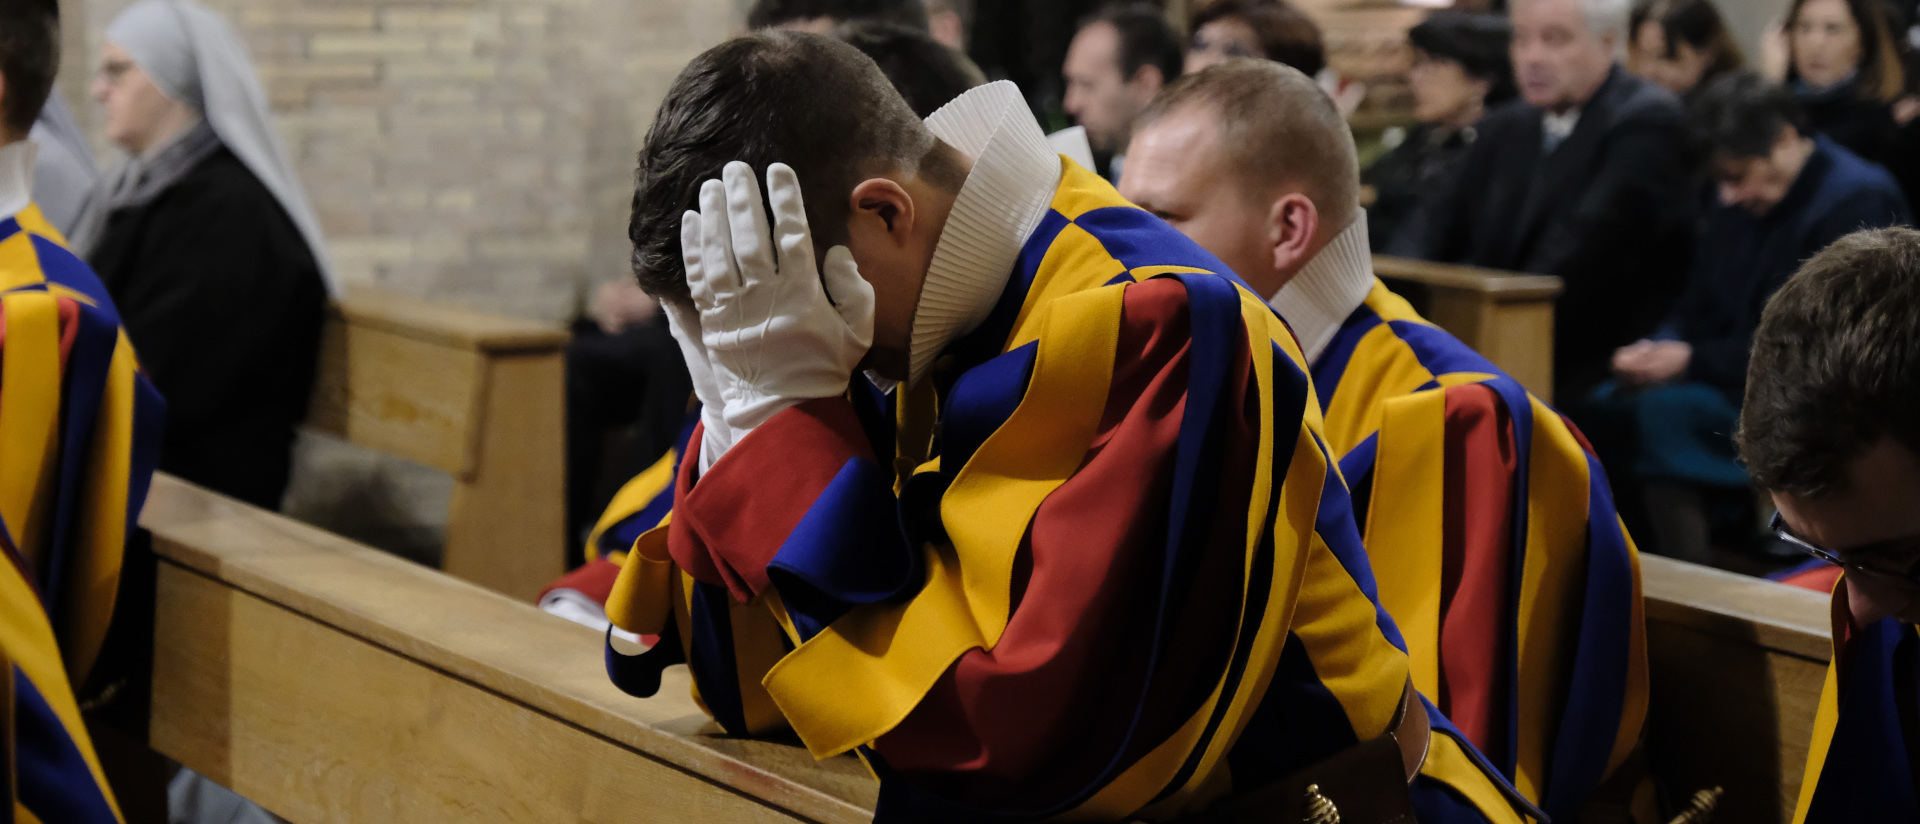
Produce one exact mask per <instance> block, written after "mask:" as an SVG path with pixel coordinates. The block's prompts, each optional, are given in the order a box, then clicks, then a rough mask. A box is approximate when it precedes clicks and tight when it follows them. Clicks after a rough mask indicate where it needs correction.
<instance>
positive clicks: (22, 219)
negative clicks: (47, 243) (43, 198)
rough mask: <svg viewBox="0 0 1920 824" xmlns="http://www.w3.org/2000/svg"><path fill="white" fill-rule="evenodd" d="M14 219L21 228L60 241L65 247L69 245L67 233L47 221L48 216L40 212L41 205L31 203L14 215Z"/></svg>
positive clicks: (55, 241)
mask: <svg viewBox="0 0 1920 824" xmlns="http://www.w3.org/2000/svg"><path fill="white" fill-rule="evenodd" d="M13 219H14V220H15V221H17V222H18V223H19V224H20V228H22V229H25V230H27V231H29V232H32V233H33V234H36V235H39V236H41V237H44V238H46V239H48V240H51V241H53V242H54V243H58V244H60V246H61V247H63V248H64V247H66V246H67V237H66V235H63V234H60V230H59V229H56V228H54V227H53V224H52V223H48V222H47V216H46V215H44V214H42V213H41V212H40V207H39V206H37V205H34V204H32V203H29V204H27V208H25V209H22V210H21V211H20V213H19V214H17V215H14V216H13Z"/></svg>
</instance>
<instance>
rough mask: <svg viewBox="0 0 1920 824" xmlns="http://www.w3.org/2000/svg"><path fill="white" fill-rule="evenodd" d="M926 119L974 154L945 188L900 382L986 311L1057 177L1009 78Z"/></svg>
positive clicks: (915, 377)
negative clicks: (949, 191) (946, 208)
mask: <svg viewBox="0 0 1920 824" xmlns="http://www.w3.org/2000/svg"><path fill="white" fill-rule="evenodd" d="M927 129H928V130H930V131H932V132H933V135H934V136H935V137H938V138H940V139H941V140H942V141H945V142H946V144H947V145H949V146H952V147H953V148H954V149H956V150H958V151H959V152H960V153H961V154H963V155H966V156H968V157H970V158H973V171H972V172H970V173H968V175H967V182H966V183H965V184H964V185H962V186H961V187H960V193H959V195H958V196H956V197H955V198H954V201H953V211H951V212H950V213H948V215H947V224H946V227H945V228H944V229H942V230H941V232H940V242H939V243H938V244H937V245H936V246H934V249H933V261H932V262H931V263H930V264H929V265H928V267H927V278H926V282H925V283H924V284H923V285H922V286H921V287H920V303H919V305H918V307H917V308H916V309H915V310H914V316H913V334H912V338H911V339H910V340H911V342H910V344H909V347H908V350H907V358H908V362H909V373H908V379H907V383H908V385H912V384H913V383H915V382H917V381H919V380H920V378H921V377H922V376H924V375H925V374H926V372H927V369H928V367H930V366H932V365H933V359H934V358H935V357H936V356H938V355H939V354H940V351H941V350H943V349H945V348H946V347H947V344H949V343H952V342H953V341H954V339H956V338H958V337H960V336H962V335H965V334H967V333H968V332H971V331H973V330H974V329H975V328H977V327H978V326H979V325H980V324H981V322H982V321H985V320H986V319H987V315H988V314H989V313H991V312H992V311H993V306H994V304H995V303H996V302H998V301H999V300H1000V293H1001V292H1002V291H1003V290H1005V289H1006V287H1007V278H1008V276H1010V275H1011V274H1012V273H1013V266H1014V263H1015V262H1017V261H1018V259H1019V257H1020V248H1021V247H1022V246H1025V245H1026V242H1027V238H1029V237H1031V236H1032V235H1033V232H1034V230H1035V229H1038V228H1040V220H1041V219H1042V218H1044V217H1046V214H1047V209H1048V207H1049V206H1050V205H1051V204H1052V203H1053V195H1054V191H1055V190H1056V189H1057V188H1058V187H1059V185H1060V169H1061V167H1060V156H1059V155H1057V154H1054V153H1053V149H1052V148H1051V147H1049V146H1048V145H1047V136H1046V134H1045V133H1044V132H1042V131H1041V130H1040V124H1039V123H1037V122H1035V121H1034V119H1033V113H1032V111H1031V110H1029V109H1028V108H1027V101H1026V99H1025V98H1023V97H1021V96H1020V88H1019V87H1018V86H1015V85H1014V84H1013V83H1011V82H1008V81H1005V80H1002V81H998V82H995V83H988V84H987V85H985V86H980V87H978V88H975V89H973V90H972V91H969V92H967V93H966V94H963V95H960V96H959V97H957V98H954V100H953V102H951V103H948V104H947V105H945V106H943V107H941V108H940V110H939V111H937V112H934V113H933V116H932V117H929V118H927Z"/></svg>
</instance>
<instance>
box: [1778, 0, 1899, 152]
mask: <svg viewBox="0 0 1920 824" xmlns="http://www.w3.org/2000/svg"><path fill="white" fill-rule="evenodd" d="M1786 29H1787V31H1786V35H1787V37H1786V39H1787V50H1788V64H1787V76H1786V80H1787V84H1788V87H1789V88H1791V89H1792V90H1793V94H1794V96H1795V97H1796V98H1798V99H1799V100H1800V106H1801V108H1802V109H1803V110H1804V111H1805V112H1806V115H1807V126H1808V128H1809V129H1811V130H1812V131H1815V132H1819V133H1822V134H1825V135H1826V136H1827V137H1829V138H1831V139H1832V140H1833V141H1834V142H1835V143H1839V144H1840V145H1842V146H1845V147H1847V149H1849V150H1851V151H1852V152H1853V153H1854V154H1857V155H1859V156H1861V157H1863V158H1866V159H1867V160H1871V161H1873V162H1875V163H1885V162H1886V160H1887V158H1888V154H1889V153H1890V151H1891V149H1892V147H1893V142H1894V135H1895V130H1896V127H1895V124H1894V120H1893V114H1892V110H1891V105H1892V103H1893V101H1894V100H1895V99H1897V98H1898V97H1899V96H1900V93H1901V91H1902V90H1903V89H1904V88H1905V85H1906V80H1905V73H1904V72H1903V71H1902V69H1901V66H1900V57H1899V52H1898V51H1896V50H1895V48H1894V41H1893V34H1892V32H1891V30H1890V28H1889V26H1888V23H1887V13H1886V10H1885V9H1884V8H1882V7H1881V0H1794V2H1793V5H1792V6H1791V7H1790V8H1789V9H1788V12H1787V26H1786Z"/></svg>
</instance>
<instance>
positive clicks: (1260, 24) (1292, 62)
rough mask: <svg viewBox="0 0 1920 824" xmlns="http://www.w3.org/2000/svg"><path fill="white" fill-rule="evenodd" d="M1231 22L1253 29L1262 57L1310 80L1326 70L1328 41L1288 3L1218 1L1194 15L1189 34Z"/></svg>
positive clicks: (1240, 0) (1242, 0)
mask: <svg viewBox="0 0 1920 824" xmlns="http://www.w3.org/2000/svg"><path fill="white" fill-rule="evenodd" d="M1227 18H1232V19H1235V20H1239V21H1240V22H1242V23H1245V24H1247V27H1248V28H1250V29H1253V36H1254V37H1256V38H1258V39H1259V40H1260V53H1261V55H1262V56H1264V57H1266V58H1267V59H1268V60H1272V61H1274V62H1276V63H1284V64H1286V65H1289V66H1292V67H1294V68H1296V69H1299V70H1300V71H1301V72H1302V73H1304V74H1306V75H1307V76H1308V77H1312V76H1314V75H1317V74H1319V73H1320V70H1321V69H1324V68H1326V67H1327V42H1326V37H1325V36H1324V35H1322V34H1321V32H1320V24H1318V23H1315V22H1313V18H1311V17H1308V16H1307V13H1306V12H1303V11H1301V10H1300V9H1299V8H1297V7H1295V6H1294V5H1293V4H1291V3H1287V2H1285V0H1217V2H1214V3H1212V4H1209V5H1208V6H1207V7H1206V8H1203V9H1201V10H1199V11H1197V12H1195V13H1194V15H1193V19H1192V20H1191V21H1189V23H1188V26H1187V28H1188V31H1190V32H1197V31H1199V30H1200V27H1201V26H1204V25H1206V24H1208V23H1211V22H1213V21H1215V20H1224V19H1227Z"/></svg>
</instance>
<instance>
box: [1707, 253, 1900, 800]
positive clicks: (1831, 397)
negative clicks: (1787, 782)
mask: <svg viewBox="0 0 1920 824" xmlns="http://www.w3.org/2000/svg"><path fill="white" fill-rule="evenodd" d="M1916 305H1920V232H1916V231H1914V230H1912V229H1904V228H1902V229H1879V230H1874V231H1867V232H1859V233H1855V234H1851V235H1848V236H1846V237H1843V238H1841V239H1840V240H1838V241H1836V242H1835V243H1834V244H1833V245H1832V246H1830V247H1828V248H1827V249H1826V250H1825V251H1823V252H1821V253H1820V254H1818V255H1815V256H1814V257H1813V259H1811V260H1808V261H1807V262H1806V264H1805V265H1804V266H1801V267H1800V271H1799V272H1797V273H1796V274H1794V276H1793V278H1792V279H1791V280H1788V281H1787V283H1786V285H1785V286H1782V287H1781V288H1780V291H1779V292H1778V293H1776V294H1775V295H1774V296H1773V300H1771V301H1769V302H1768V303H1767V308H1766V311H1765V312H1764V313H1762V314H1761V316H1760V326H1759V328H1758V329H1756V330H1755V331H1754V335H1753V359H1752V362H1751V364H1750V365H1749V366H1748V371H1747V394H1746V402H1745V404H1744V406H1743V407H1742V411H1741V424H1740V436H1739V438H1740V456H1741V458H1742V459H1744V460H1745V461H1746V464H1747V470H1748V471H1749V472H1751V473H1752V474H1753V480H1754V483H1755V484H1757V485H1758V486H1760V487H1761V488H1762V489H1765V490H1767V491H1768V492H1770V493H1771V494H1772V496H1773V502H1774V504H1775V505H1777V506H1778V507H1779V508H1780V512H1779V516H1778V517H1777V519H1776V520H1775V521H1774V526H1775V530H1776V531H1777V532H1778V534H1779V536H1780V537H1781V538H1782V539H1783V540H1785V541H1787V542H1788V543H1791V544H1795V545H1797V546H1799V547H1800V548H1802V549H1804V550H1806V551H1807V552H1808V553H1809V554H1812V555H1815V556H1817V557H1820V558H1824V559H1826V560H1829V561H1832V562H1835V563H1838V564H1840V565H1842V566H1844V567H1845V573H1844V575H1843V577H1842V579H1841V584H1842V585H1841V586H1839V587H1838V588H1836V589H1834V591H1833V664H1832V666H1830V667H1829V668H1828V670H1827V685H1826V689H1825V690H1823V691H1822V692H1821V696H1820V709H1819V712H1818V714H1817V716H1816V718H1815V721H1814V737H1813V744H1812V746H1811V747H1810V748H1809V750H1808V754H1807V771H1806V778H1805V780H1804V781H1802V782H1801V784H1800V803H1799V806H1798V809H1797V811H1796V812H1795V814H1794V822H1795V824H1803V823H1804V824H1839V822H1855V821H1920V786H1917V785H1916V783H1915V779H1914V773H1913V769H1912V768H1913V765H1914V764H1915V763H1916V759H1920V746H1916V745H1915V743H1914V742H1915V741H1920V735H1917V734H1920V729H1916V728H1915V724H1916V722H1915V720H1914V719H1915V714H1914V710H1915V708H1916V707H1920V694H1916V689H1917V688H1920V637H1916V635H1915V632H1914V624H1915V622H1920V575H1916V569H1920V564H1916V561H1917V560H1920V506H1916V503H1920V425H1916V424H1920V418H1916V417H1915V416H1914V414H1913V410H1914V407H1915V405H1916V404H1920V315H1917V314H1915V313H1914V311H1913V307H1914V306H1916Z"/></svg>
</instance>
